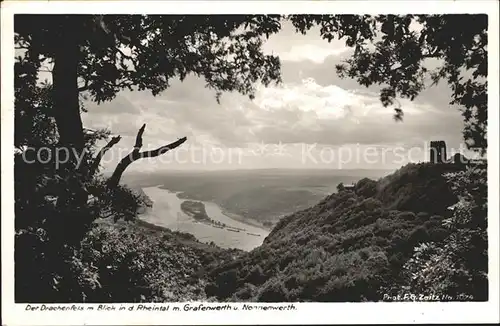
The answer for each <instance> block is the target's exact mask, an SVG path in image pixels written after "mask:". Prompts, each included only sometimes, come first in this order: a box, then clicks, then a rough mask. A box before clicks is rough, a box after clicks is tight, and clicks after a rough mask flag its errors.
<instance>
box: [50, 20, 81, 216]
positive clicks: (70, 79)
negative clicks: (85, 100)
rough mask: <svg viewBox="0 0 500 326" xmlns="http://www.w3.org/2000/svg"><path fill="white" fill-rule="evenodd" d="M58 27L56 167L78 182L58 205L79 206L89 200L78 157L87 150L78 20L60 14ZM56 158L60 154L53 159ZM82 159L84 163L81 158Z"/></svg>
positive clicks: (56, 53)
mask: <svg viewBox="0 0 500 326" xmlns="http://www.w3.org/2000/svg"><path fill="white" fill-rule="evenodd" d="M55 19H60V24H59V25H58V30H57V31H55V32H57V33H59V42H58V44H57V46H56V47H55V51H54V58H53V59H54V67H53V71H52V79H53V80H52V82H53V100H54V118H55V121H56V125H57V131H58V133H59V146H58V147H59V154H60V156H59V162H53V163H55V164H56V165H55V166H56V168H58V169H60V170H61V171H62V174H63V175H68V176H69V177H70V179H71V180H73V181H75V184H73V185H72V186H69V187H68V188H70V189H68V190H71V191H64V190H63V189H61V190H62V194H61V195H60V196H59V200H58V206H60V207H66V208H72V209H78V208H79V207H83V205H85V203H86V201H87V194H86V191H85V190H84V188H83V185H81V184H80V183H81V182H83V181H84V180H82V175H80V174H78V172H79V171H85V168H86V167H85V166H79V165H77V162H79V161H78V158H79V157H81V155H82V154H83V151H84V135H83V124H82V119H81V116H80V104H79V91H78V72H77V68H78V63H79V51H80V49H79V44H78V34H79V33H78V29H80V28H81V26H79V25H78V20H76V19H75V18H74V17H71V16H61V17H57V18H55ZM53 159H57V157H55V158H53ZM81 162H84V160H82V161H81Z"/></svg>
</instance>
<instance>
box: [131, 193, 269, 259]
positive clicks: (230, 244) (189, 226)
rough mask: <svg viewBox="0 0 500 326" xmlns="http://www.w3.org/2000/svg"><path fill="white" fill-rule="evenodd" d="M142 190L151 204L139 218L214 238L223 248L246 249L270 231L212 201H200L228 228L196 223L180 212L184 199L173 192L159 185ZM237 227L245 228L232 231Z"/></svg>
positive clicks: (210, 238)
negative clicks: (240, 220)
mask: <svg viewBox="0 0 500 326" xmlns="http://www.w3.org/2000/svg"><path fill="white" fill-rule="evenodd" d="M143 190H144V192H145V193H146V195H148V197H149V198H151V200H152V201H153V207H152V209H149V210H148V211H146V212H145V213H143V214H141V215H140V218H141V219H142V220H144V221H146V222H149V223H152V224H155V225H158V226H163V227H166V228H169V229H171V230H174V231H180V232H186V233H191V234H192V235H194V236H195V237H196V238H197V239H198V240H200V241H202V242H206V243H209V242H211V241H213V242H214V243H215V244H216V245H218V246H219V247H222V248H237V249H241V250H247V251H249V250H252V249H253V248H255V247H258V246H260V245H261V244H262V242H263V241H264V238H265V237H266V236H267V235H268V234H269V231H266V230H264V229H261V228H258V227H255V226H252V225H249V224H246V223H243V222H239V221H237V220H234V219H232V218H230V217H228V216H227V215H225V214H224V213H223V212H222V210H221V208H220V207H219V206H218V205H217V204H215V203H212V202H205V201H202V203H203V204H205V210H206V212H207V215H208V216H209V217H210V218H211V219H213V220H215V221H218V222H221V223H224V224H226V225H227V227H228V228H229V229H228V228H217V227H214V226H211V225H208V224H204V223H200V222H197V221H195V220H194V219H193V218H192V217H190V216H189V215H187V214H185V213H184V212H183V211H182V209H181V203H182V202H183V201H184V200H185V199H180V198H179V197H177V194H176V193H174V192H171V191H169V190H167V189H162V188H160V186H155V187H146V188H143ZM230 229H232V230H233V231H231V230H230ZM236 229H244V231H243V230H240V231H239V232H235V230H236ZM248 233H251V234H248Z"/></svg>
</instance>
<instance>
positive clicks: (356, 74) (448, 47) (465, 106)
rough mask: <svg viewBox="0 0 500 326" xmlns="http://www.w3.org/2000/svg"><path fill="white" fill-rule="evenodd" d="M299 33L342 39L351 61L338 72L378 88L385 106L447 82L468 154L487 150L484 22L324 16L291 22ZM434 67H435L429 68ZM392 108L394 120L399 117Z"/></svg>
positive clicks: (482, 18)
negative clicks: (314, 30) (317, 30)
mask: <svg viewBox="0 0 500 326" xmlns="http://www.w3.org/2000/svg"><path fill="white" fill-rule="evenodd" d="M290 19H291V21H292V23H293V24H294V26H295V27H296V29H297V31H299V32H302V33H306V32H307V31H308V30H309V29H311V28H312V27H313V26H320V33H321V36H322V37H323V38H324V39H325V40H328V41H331V40H333V39H335V38H337V39H345V42H346V45H348V46H350V47H353V48H354V52H353V54H352V56H351V57H350V58H349V59H347V60H346V62H345V63H344V64H340V65H338V66H337V67H336V70H337V73H339V74H340V76H343V77H350V78H354V79H356V80H357V81H358V82H359V84H361V85H364V86H366V87H368V86H371V85H380V86H381V91H380V99H381V101H382V103H383V104H384V105H385V106H388V105H392V104H394V101H395V100H396V98H397V97H402V98H408V99H410V100H413V99H415V98H416V97H417V96H418V95H419V94H420V93H421V92H422V91H423V90H424V89H425V88H426V87H429V86H432V85H433V84H437V83H438V82H440V81H441V80H444V81H446V82H447V83H448V84H449V85H450V87H451V90H452V98H451V99H450V104H455V105H457V106H458V107H459V108H460V110H461V111H462V115H463V117H464V121H465V128H464V132H463V135H464V139H465V141H466V143H467V145H468V146H469V147H470V148H473V149H477V150H479V151H482V152H483V153H484V152H485V151H486V148H487V137H486V134H487V119H488V114H487V112H488V108H487V105H488V97H487V91H488V81H487V76H488V49H487V46H488V16H487V15H478V14H474V15H472V14H460V15H379V16H370V15H340V16H331V15H322V16H303V15H297V16H292V17H290ZM433 66H434V67H433ZM403 109H404V108H402V107H400V106H398V107H396V109H395V110H396V115H395V117H396V119H398V120H401V119H402V117H403V112H404V111H403Z"/></svg>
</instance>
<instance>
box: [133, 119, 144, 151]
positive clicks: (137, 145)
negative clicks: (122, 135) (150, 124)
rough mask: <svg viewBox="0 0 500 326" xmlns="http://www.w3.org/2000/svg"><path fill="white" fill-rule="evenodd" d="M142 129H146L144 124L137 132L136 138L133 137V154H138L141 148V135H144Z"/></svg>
mask: <svg viewBox="0 0 500 326" xmlns="http://www.w3.org/2000/svg"><path fill="white" fill-rule="evenodd" d="M144 129H146V124H143V125H142V127H141V129H139V132H137V136H136V137H135V145H134V151H133V153H135V154H137V153H139V150H140V149H141V148H142V134H144Z"/></svg>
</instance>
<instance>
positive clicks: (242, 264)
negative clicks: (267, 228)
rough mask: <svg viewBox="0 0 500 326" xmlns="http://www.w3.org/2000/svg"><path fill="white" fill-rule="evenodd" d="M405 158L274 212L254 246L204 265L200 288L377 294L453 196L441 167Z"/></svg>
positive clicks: (395, 279)
mask: <svg viewBox="0 0 500 326" xmlns="http://www.w3.org/2000/svg"><path fill="white" fill-rule="evenodd" d="M462 168H463V166H462V165H455V164H430V163H421V164H409V165H406V166H404V167H402V168H401V169H399V170H398V171H396V172H394V173H393V174H391V175H388V176H386V177H384V178H382V179H380V180H378V181H374V180H370V179H368V178H364V179H362V180H359V181H358V182H357V183H356V185H355V187H354V189H352V190H344V191H340V192H339V193H334V194H331V195H329V196H327V197H326V198H324V199H323V200H321V201H320V202H319V203H318V204H317V205H315V206H313V207H311V208H308V209H304V210H301V211H298V212H296V213H294V214H291V215H288V216H286V217H284V218H282V219H281V220H280V221H279V222H278V224H277V225H276V227H275V228H274V229H273V230H272V232H271V233H270V234H269V235H268V237H267V238H266V239H265V241H264V243H263V245H262V246H260V247H258V248H256V249H254V250H253V251H252V252H250V253H247V254H242V255H241V256H239V258H237V259H235V260H233V261H231V262H227V263H224V264H221V265H219V266H217V267H215V268H213V269H212V270H211V271H210V274H209V279H210V280H211V282H210V284H208V285H207V287H206V292H207V295H208V296H216V297H217V299H218V300H229V301H231V300H237V301H242V300H243V301H264V302H280V301H329V302H335V301H339V302H346V301H378V300H381V299H382V293H388V292H390V290H391V288H393V287H397V286H398V284H399V282H400V281H401V275H400V272H401V268H402V266H403V264H404V263H405V262H406V261H407V259H408V258H409V257H410V256H411V254H412V251H413V248H414V247H415V246H416V245H418V244H419V243H421V242H424V241H442V240H443V239H444V238H445V237H446V236H447V234H448V233H447V231H446V230H445V229H444V228H443V227H442V220H443V218H444V216H447V215H448V214H450V211H449V210H448V207H449V206H451V205H452V204H454V203H455V202H456V198H455V196H454V195H453V194H452V193H451V191H450V189H449V187H448V184H447V182H446V180H445V178H444V177H443V173H445V172H452V171H456V170H458V169H462Z"/></svg>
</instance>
